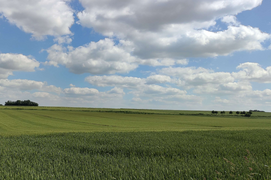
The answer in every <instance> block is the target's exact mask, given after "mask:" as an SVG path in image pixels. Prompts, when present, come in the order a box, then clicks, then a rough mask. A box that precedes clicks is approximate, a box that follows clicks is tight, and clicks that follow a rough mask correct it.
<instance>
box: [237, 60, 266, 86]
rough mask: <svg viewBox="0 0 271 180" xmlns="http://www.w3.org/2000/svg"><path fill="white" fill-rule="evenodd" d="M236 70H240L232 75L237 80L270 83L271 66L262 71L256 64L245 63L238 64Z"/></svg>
mask: <svg viewBox="0 0 271 180" xmlns="http://www.w3.org/2000/svg"><path fill="white" fill-rule="evenodd" d="M237 69H241V70H240V71H239V72H237V73H233V76H234V77H235V78H237V79H241V80H249V81H253V82H260V83H271V66H268V67H267V68H266V69H263V68H262V67H261V66H260V65H259V64H258V63H252V62H246V63H242V64H240V65H239V66H238V67H237Z"/></svg>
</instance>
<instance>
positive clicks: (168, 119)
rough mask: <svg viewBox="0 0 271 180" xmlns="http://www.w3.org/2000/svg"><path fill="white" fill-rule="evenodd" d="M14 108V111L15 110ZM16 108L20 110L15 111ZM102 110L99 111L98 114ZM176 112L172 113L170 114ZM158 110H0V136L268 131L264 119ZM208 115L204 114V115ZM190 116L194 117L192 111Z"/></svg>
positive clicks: (266, 120) (39, 108)
mask: <svg viewBox="0 0 271 180" xmlns="http://www.w3.org/2000/svg"><path fill="white" fill-rule="evenodd" d="M16 108H17V109H16ZM18 108H19V109H18ZM100 111H101V112H100ZM173 112H175V111H173ZM170 113H172V111H161V112H160V111H158V110H145V111H143V110H142V111H140V110H134V111H132V110H130V111H128V110H122V111H116V110H114V109H113V110H112V109H111V111H110V109H82V108H79V109H77V108H45V109H44V108H42V107H38V108H34V109H33V108H32V109H31V107H30V108H29V107H28V108H25V107H24V108H21V107H11V108H10V107H9V108H8V109H5V108H1V109H0V135H20V134H45V133H59V132H127V131H187V130H245V129H270V128H271V120H270V119H269V118H265V117H261V118H259V117H257V116H252V117H249V118H247V117H241V116H239V117H237V116H227V115H224V116H222V115H219V116H216V115H210V112H208V113H209V115H208V116H207V115H189V114H187V115H180V114H179V112H175V114H174V113H172V114H170ZM205 113H206V114H207V112H205ZM192 114H197V112H193V113H192Z"/></svg>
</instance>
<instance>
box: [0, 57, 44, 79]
mask: <svg viewBox="0 0 271 180" xmlns="http://www.w3.org/2000/svg"><path fill="white" fill-rule="evenodd" d="M39 65H40V63H39V62H38V61H37V60H35V59H34V58H32V57H29V56H25V55H22V54H10V53H6V54H0V79H3V78H7V77H8V76H9V75H12V72H13V71H25V72H33V71H35V69H36V68H38V67H39Z"/></svg>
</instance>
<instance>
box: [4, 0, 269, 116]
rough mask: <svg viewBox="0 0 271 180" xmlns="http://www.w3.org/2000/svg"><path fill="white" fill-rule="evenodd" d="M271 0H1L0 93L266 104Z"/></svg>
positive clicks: (50, 99) (183, 105) (55, 102)
mask: <svg viewBox="0 0 271 180" xmlns="http://www.w3.org/2000/svg"><path fill="white" fill-rule="evenodd" d="M270 8H271V2H270V1H268V0H205V1H202V0H190V1H187V0H127V1H119V0H91V1H89V0H50V1H47V0H32V1H29V0H0V103H2V104H4V102H5V101H7V100H17V99H21V100H24V99H31V100H33V101H35V102H38V103H39V104H40V105H41V106H74V107H110V108H150V109H184V110H213V109H214V110H249V109H260V110H265V111H270V108H271V86H270V83H271V65H270V57H271V41H270V37H271V20H270V18H269V17H271V12H270Z"/></svg>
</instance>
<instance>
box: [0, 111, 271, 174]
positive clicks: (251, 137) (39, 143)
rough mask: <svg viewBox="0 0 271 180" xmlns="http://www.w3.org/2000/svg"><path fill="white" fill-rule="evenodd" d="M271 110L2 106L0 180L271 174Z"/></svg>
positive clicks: (0, 115) (0, 118) (0, 114)
mask: <svg viewBox="0 0 271 180" xmlns="http://www.w3.org/2000/svg"><path fill="white" fill-rule="evenodd" d="M270 129H271V114H270V113H264V112H260V113H253V114H252V117H242V116H241V115H239V116H237V115H236V114H234V115H229V114H228V113H227V112H226V114H225V115H221V114H219V115H212V114H211V112H207V111H206V112H205V111H170V110H134V109H90V108H62V107H34V108H33V107H0V179H204V178H206V179H271V131H270Z"/></svg>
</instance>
